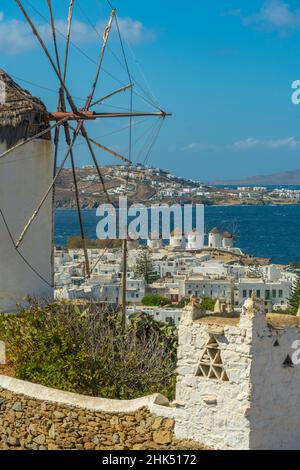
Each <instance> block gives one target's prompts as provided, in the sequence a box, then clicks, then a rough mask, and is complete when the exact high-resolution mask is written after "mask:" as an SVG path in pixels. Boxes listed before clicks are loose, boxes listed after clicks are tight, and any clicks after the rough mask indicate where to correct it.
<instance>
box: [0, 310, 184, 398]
mask: <svg viewBox="0 0 300 470" xmlns="http://www.w3.org/2000/svg"><path fill="white" fill-rule="evenodd" d="M0 334H1V339H3V340H4V341H6V343H7V348H8V357H9V359H10V361H11V362H12V364H13V365H14V367H15V369H16V376H17V378H20V379H23V380H28V381H31V382H35V383H39V384H42V385H45V386H48V387H53V388H58V389H62V390H65V391H71V392H76V393H83V394H86V395H92V396H102V397H107V398H118V399H131V398H137V397H139V396H144V395H147V394H151V393H156V392H160V393H163V394H164V395H166V396H168V397H169V398H173V394H174V383H175V366H176V348H177V338H176V333H175V330H174V331H173V332H172V334H171V330H169V329H168V326H166V327H165V325H163V326H162V325H161V324H158V323H157V322H155V321H154V320H152V319H149V317H148V316H147V315H145V314H143V315H141V316H140V317H136V318H134V319H132V320H131V321H130V322H129V324H128V327H127V329H126V332H125V334H124V333H122V328H121V321H120V318H119V315H118V314H117V313H112V314H111V313H110V314H109V313H107V312H105V311H103V310H102V311H101V310H100V311H99V308H95V307H94V306H89V307H88V308H84V307H81V308H79V307H76V306H72V305H71V304H69V303H64V304H53V305H46V306H41V305H32V306H31V307H29V308H27V309H25V310H23V311H22V312H21V313H20V314H19V315H14V316H11V315H2V316H0Z"/></svg>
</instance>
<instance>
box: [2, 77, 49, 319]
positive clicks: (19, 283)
mask: <svg viewBox="0 0 300 470" xmlns="http://www.w3.org/2000/svg"><path fill="white" fill-rule="evenodd" d="M0 81H2V82H3V83H4V85H5V89H6V101H5V103H2V104H0V154H2V153H3V152H5V151H6V150H8V149H9V148H12V147H13V146H14V145H15V144H17V143H18V142H20V141H21V140H23V139H26V138H28V137H34V135H36V134H37V133H39V132H41V131H42V130H44V129H45V128H47V127H48V126H49V123H48V122H46V121H45V112H46V109H45V107H44V105H43V104H42V103H41V102H40V101H39V100H38V99H36V98H33V97H32V96H31V95H30V94H29V93H28V92H26V91H24V90H22V89H21V88H20V87H19V86H18V85H17V84H16V83H14V82H13V80H12V79H11V78H10V77H8V76H7V75H6V74H5V72H4V71H3V70H0ZM1 161H3V162H4V161H6V162H9V164H7V165H4V164H2V165H1V171H0V208H1V211H2V215H1V216H0V260H1V262H0V312H12V311H16V310H17V303H20V304H22V303H24V299H25V298H26V297H27V296H28V295H30V296H33V297H37V298H47V299H51V298H53V288H52V287H51V285H52V194H51V193H50V194H49V196H48V198H47V200H46V202H45V203H44V204H43V206H42V207H41V209H40V211H39V214H38V216H37V217H36V218H35V220H34V221H33V223H32V224H31V226H30V227H29V229H28V231H27V233H26V234H25V236H24V238H23V240H22V242H21V244H20V246H19V250H18V251H17V250H16V248H15V246H14V243H15V242H16V241H18V239H19V237H20V235H21V234H22V231H23V229H24V227H25V226H26V224H27V223H28V221H29V219H30V217H31V216H32V214H33V212H34V211H35V210H36V208H37V207H38V205H39V203H40V201H41V200H42V198H43V196H44V194H45V193H46V191H47V189H48V187H49V186H50V184H51V181H52V175H53V145H52V143H51V141H50V135H47V134H45V135H44V136H43V137H42V138H40V139H36V140H32V141H31V142H30V143H29V144H27V145H25V146H23V147H22V148H19V149H15V150H12V152H11V153H10V155H8V156H7V157H6V160H1ZM12 240H14V242H13V241H12Z"/></svg>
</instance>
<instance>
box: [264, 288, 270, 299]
mask: <svg viewBox="0 0 300 470" xmlns="http://www.w3.org/2000/svg"><path fill="white" fill-rule="evenodd" d="M270 298H271V296H270V291H269V289H267V290H266V292H265V299H266V300H270Z"/></svg>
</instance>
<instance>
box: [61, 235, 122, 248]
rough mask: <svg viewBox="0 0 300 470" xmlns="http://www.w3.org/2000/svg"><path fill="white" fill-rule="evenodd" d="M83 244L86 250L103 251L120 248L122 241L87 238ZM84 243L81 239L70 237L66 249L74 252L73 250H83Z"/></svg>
mask: <svg viewBox="0 0 300 470" xmlns="http://www.w3.org/2000/svg"><path fill="white" fill-rule="evenodd" d="M85 244H86V247H87V248H91V249H93V248H94V249H99V250H101V249H105V248H112V249H113V248H119V249H120V248H122V240H99V239H97V240H90V239H89V238H87V239H86V240H85ZM83 248H84V243H83V240H82V238H81V237H77V236H72V237H69V238H68V249H69V250H75V249H83Z"/></svg>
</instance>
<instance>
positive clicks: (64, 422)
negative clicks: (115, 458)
mask: <svg viewBox="0 0 300 470" xmlns="http://www.w3.org/2000/svg"><path fill="white" fill-rule="evenodd" d="M162 405H164V406H162ZM166 405H168V402H167V400H166V399H165V398H164V397H162V396H161V395H153V396H150V397H146V398H142V399H138V400H132V401H124V402H120V401H118V400H104V399H100V398H91V397H85V396H81V395H76V394H73V393H66V392H60V391H58V390H53V389H48V388H46V387H42V386H39V385H35V384H30V383H27V382H23V381H20V380H16V379H13V378H10V377H5V376H0V450H9V449H16V450H26V449H28V450H59V449H65V450H72V449H74V450H75V449H78V450H127V449H129V450H139V449H145V450H151V449H170V448H172V449H176V448H179V449H181V448H187V449H189V448H191V449H200V448H201V446H200V445H197V444H195V443H194V444H193V443H186V442H185V443H182V442H179V441H177V440H176V438H175V436H174V432H173V429H174V419H173V415H174V412H175V410H174V409H172V408H169V407H168V406H166Z"/></svg>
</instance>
